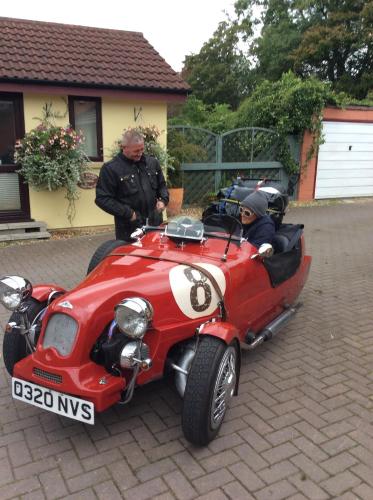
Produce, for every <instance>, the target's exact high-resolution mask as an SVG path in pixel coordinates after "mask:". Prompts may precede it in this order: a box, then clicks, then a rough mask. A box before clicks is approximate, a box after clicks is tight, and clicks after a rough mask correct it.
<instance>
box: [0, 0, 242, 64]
mask: <svg viewBox="0 0 373 500" xmlns="http://www.w3.org/2000/svg"><path fill="white" fill-rule="evenodd" d="M233 4H234V0H185V1H181V0H121V1H119V0H101V1H100V2H93V1H92V0H91V1H81V0H62V1H61V2H54V1H53V0H13V1H11V0H7V1H5V0H2V2H1V7H0V16H3V17H14V18H21V19H33V20H37V21H52V22H57V23H68V24H79V25H84V26H95V27H99V28H113V29H120V30H130V31H140V32H142V33H143V34H144V36H145V38H146V39H147V40H148V41H149V42H150V43H151V44H152V45H153V47H154V48H155V49H156V50H157V51H158V52H159V53H160V55H161V56H162V57H163V58H164V59H165V60H166V61H167V62H168V63H169V64H170V65H171V66H172V68H173V69H174V70H176V71H180V70H181V68H182V64H183V60H184V57H185V56H186V55H189V54H191V53H198V52H199V50H200V48H201V47H202V45H203V43H204V42H206V41H207V40H208V39H209V38H210V36H211V35H212V34H213V32H214V31H215V29H216V28H217V26H218V23H219V22H220V21H222V20H223V19H225V14H224V11H228V12H230V13H231V14H232V13H233Z"/></svg>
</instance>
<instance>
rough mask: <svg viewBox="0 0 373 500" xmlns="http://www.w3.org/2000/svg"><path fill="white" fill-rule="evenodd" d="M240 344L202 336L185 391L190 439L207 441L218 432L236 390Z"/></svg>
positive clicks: (184, 418) (186, 430)
mask: <svg viewBox="0 0 373 500" xmlns="http://www.w3.org/2000/svg"><path fill="white" fill-rule="evenodd" d="M237 360H238V355H237V347H236V344H231V345H229V346H228V345H226V344H225V343H224V342H223V341H222V340H220V339H218V338H215V337H204V338H202V339H201V341H200V343H199V346H198V349H197V352H196V354H195V357H194V359H193V362H192V365H191V368H190V370H189V374H188V379H187V384H186V388H185V393H184V405H183V412H182V428H183V432H184V435H185V437H186V439H188V441H190V442H191V443H193V444H196V445H200V446H203V445H206V444H208V443H209V442H210V441H211V440H212V439H213V438H214V437H215V436H216V434H217V433H218V431H219V429H220V427H221V424H222V422H223V419H224V416H225V413H226V410H227V408H228V406H229V403H230V400H231V398H232V396H233V394H234V391H235V386H236V379H237Z"/></svg>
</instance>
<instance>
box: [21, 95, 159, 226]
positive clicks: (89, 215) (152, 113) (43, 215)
mask: <svg viewBox="0 0 373 500" xmlns="http://www.w3.org/2000/svg"><path fill="white" fill-rule="evenodd" d="M45 103H52V110H53V111H54V112H59V113H60V114H62V115H65V116H64V117H63V118H59V119H56V120H55V122H56V125H60V126H65V125H66V124H67V123H68V121H69V115H68V112H67V113H66V110H67V95H66V96H61V95H50V94H40V93H35V94H34V93H24V114H25V129H26V132H28V131H30V130H31V129H32V128H35V127H36V126H37V125H38V123H39V122H38V121H37V120H35V119H34V118H35V117H41V116H42V114H43V113H42V108H43V106H44V105H45ZM65 113H66V114H65ZM135 118H136V121H135ZM136 125H137V126H138V125H143V126H145V125H155V126H157V127H158V129H159V130H160V131H162V135H161V137H160V142H161V143H162V144H164V145H165V144H166V130H167V103H166V102H151V101H150V102H149V101H146V102H142V101H141V100H136V101H135V100H133V101H132V100H130V99H118V98H114V97H109V96H104V97H102V134H103V148H104V160H105V161H108V160H109V159H110V151H111V150H113V148H114V146H115V141H116V140H118V139H120V137H121V135H122V133H123V130H124V129H126V128H128V127H135V126H136ZM101 165H102V163H91V164H90V165H89V171H91V172H93V173H95V174H97V175H98V174H99V171H100V168H101ZM29 191H30V211H31V218H33V219H35V220H42V221H44V222H46V223H47V226H48V228H49V229H60V228H66V227H85V226H100V225H109V224H113V217H112V216H111V215H109V214H107V213H105V212H103V211H102V210H101V209H99V208H98V207H97V206H96V205H95V203H94V199H95V189H79V194H80V197H79V199H78V200H77V201H76V203H75V208H76V215H75V218H74V220H73V224H72V226H71V225H70V223H69V221H68V219H67V215H66V211H67V207H68V201H67V200H66V199H65V191H64V190H59V191H53V192H49V191H36V190H35V189H33V188H31V187H30V190H29Z"/></svg>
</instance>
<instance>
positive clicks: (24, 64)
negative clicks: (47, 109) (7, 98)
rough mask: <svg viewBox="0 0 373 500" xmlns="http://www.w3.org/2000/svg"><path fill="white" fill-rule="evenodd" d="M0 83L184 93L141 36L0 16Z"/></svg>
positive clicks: (179, 81) (175, 75) (185, 87)
mask: <svg viewBox="0 0 373 500" xmlns="http://www.w3.org/2000/svg"><path fill="white" fill-rule="evenodd" d="M0 46H1V51H0V79H1V80H3V81H4V80H14V79H17V80H23V81H32V82H37V81H40V82H43V83H44V82H50V83H64V84H66V83H67V84H68V83H70V84H71V83H74V84H80V85H84V86H95V87H97V86H105V87H108V86H109V87H115V88H120V89H126V88H133V89H136V88H138V89H142V90H144V89H149V90H163V91H167V92H177V93H186V92H187V91H188V90H189V86H188V84H187V83H186V82H184V80H183V79H182V78H181V77H180V75H179V74H178V73H176V72H175V71H174V70H173V69H172V68H171V67H170V66H169V65H168V64H167V63H166V61H165V60H164V59H163V58H162V57H161V56H160V55H159V54H158V52H156V50H155V49H154V48H153V47H152V46H151V45H150V43H149V42H148V41H147V40H146V39H145V38H144V37H143V35H142V33H137V32H134V31H119V30H109V29H102V28H91V27H86V26H74V25H68V24H57V23H46V22H41V21H27V20H23V19H11V18H5V17H0Z"/></svg>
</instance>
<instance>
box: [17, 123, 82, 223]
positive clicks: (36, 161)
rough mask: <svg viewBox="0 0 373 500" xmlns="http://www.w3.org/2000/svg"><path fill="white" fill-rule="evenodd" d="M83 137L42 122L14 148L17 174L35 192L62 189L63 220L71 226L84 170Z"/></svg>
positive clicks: (63, 128) (77, 133)
mask: <svg viewBox="0 0 373 500" xmlns="http://www.w3.org/2000/svg"><path fill="white" fill-rule="evenodd" d="M83 141H84V137H83V135H82V134H81V133H80V132H77V131H75V130H74V129H73V128H72V127H70V126H66V127H57V126H55V125H52V124H50V123H47V122H42V123H41V124H40V125H38V126H37V127H36V128H35V129H33V130H31V131H30V132H28V133H27V134H26V135H25V137H24V138H23V139H21V140H19V141H17V143H16V145H15V153H14V159H15V161H16V163H17V164H19V165H20V166H21V169H20V170H19V171H18V173H20V174H21V175H22V176H23V177H24V178H25V181H26V182H27V183H28V184H30V185H31V186H33V187H34V188H36V189H39V190H40V189H48V190H49V191H55V190H57V189H59V188H65V189H66V198H67V200H68V202H69V205H68V209H67V216H68V219H69V221H70V224H71V223H72V220H73V218H74V215H75V200H76V199H78V197H79V193H78V187H77V186H78V182H79V181H80V178H81V176H82V173H83V172H84V171H85V170H86V163H87V161H88V158H87V156H86V154H85V153H84V151H83V148H82V143H83Z"/></svg>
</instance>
